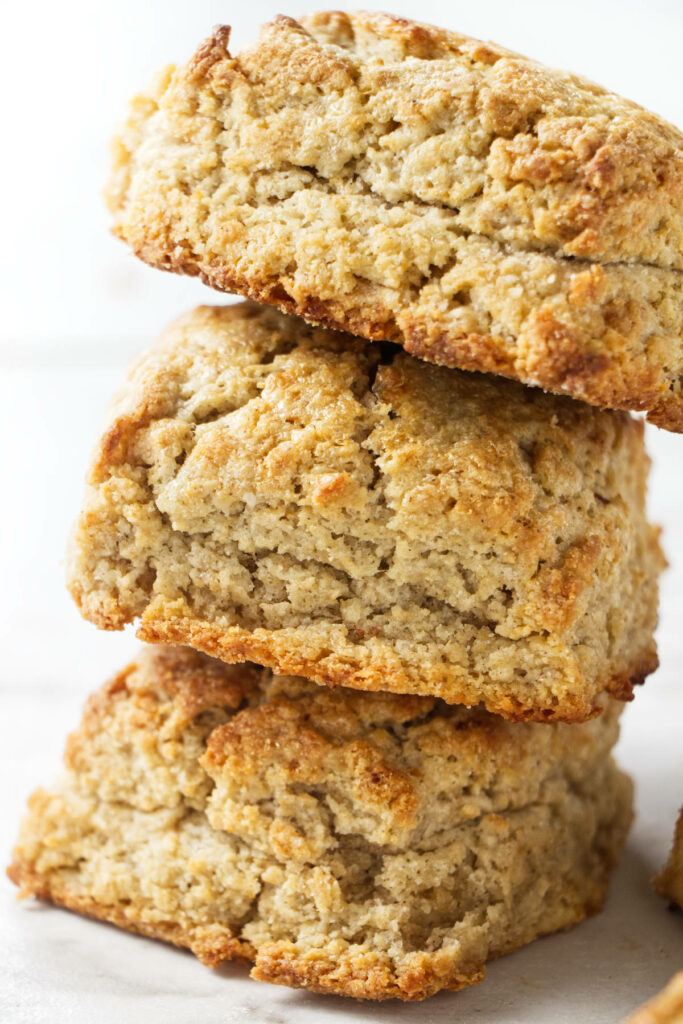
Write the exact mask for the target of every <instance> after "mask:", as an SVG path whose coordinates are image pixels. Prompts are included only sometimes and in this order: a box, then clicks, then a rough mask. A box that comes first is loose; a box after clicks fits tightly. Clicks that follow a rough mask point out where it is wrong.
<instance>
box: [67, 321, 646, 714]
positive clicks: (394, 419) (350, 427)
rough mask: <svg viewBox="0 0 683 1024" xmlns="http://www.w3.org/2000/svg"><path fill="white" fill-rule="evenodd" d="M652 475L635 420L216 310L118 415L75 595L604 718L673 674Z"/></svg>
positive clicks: (114, 619)
mask: <svg viewBox="0 0 683 1024" xmlns="http://www.w3.org/2000/svg"><path fill="white" fill-rule="evenodd" d="M647 467H648V462H647V457H646V455H645V452H644V448H643V440H642V424H639V423H637V422H636V421H634V420H632V419H631V418H630V417H628V416H626V415H624V414H621V413H602V412H597V411H596V410H593V409H591V408H590V407H587V406H585V405H582V404H580V403H576V402H573V401H571V400H569V399H558V398H555V397H552V396H549V395H545V394H543V393H542V392H540V391H538V390H536V391H532V390H530V389H527V388H522V387H520V386H519V385H516V384H512V383H508V382H505V381H503V380H501V379H499V378H485V377H480V376H478V375H466V374H462V373H458V372H455V371H450V370H446V369H440V368H437V367H434V366H430V365H429V364H426V363H422V362H419V361H417V360H414V359H412V358H411V357H409V356H407V355H406V354H405V353H403V352H402V351H401V350H400V349H399V348H396V347H393V346H383V347H380V346H376V345H368V344H366V343H364V342H362V341H360V340H358V339H353V338H350V337H349V336H345V335H339V334H334V333H330V332H327V331H323V330H319V329H318V330H316V329H314V328H310V327H308V326H307V325H306V324H305V323H303V322H302V321H300V320H296V319H295V318H288V317H284V316H282V315H280V314H278V313H276V312H275V311H274V310H272V309H268V308H265V307H258V306H256V305H253V304H251V305H250V304H243V305H240V306H235V307H227V308H223V309H221V308H216V309H210V308H204V309H200V310H198V311H196V312H195V313H194V314H191V315H190V316H188V317H187V318H185V319H184V320H182V321H181V322H179V324H177V325H176V326H175V327H174V328H172V329H171V331H170V332H169V334H168V335H167V337H166V339H165V340H164V341H163V342H162V343H161V346H160V347H159V348H158V349H156V350H153V351H152V352H151V353H149V354H148V355H147V356H145V357H143V358H142V360H141V361H140V362H139V363H138V364H137V366H136V367H135V368H134V370H133V371H132V376H131V378H130V381H129V383H128V386H127V388H126V390H125V392H124V394H123V397H122V399H121V400H120V403H119V405H118V406H117V407H116V408H114V410H113V412H112V418H111V422H110V426H109V428H108V430H107V431H106V432H105V434H104V436H103V438H102V440H101V442H100V445H99V447H98V450H97V452H96V455H95V460H94V464H93V469H92V472H91V476H90V485H89V491H88V494H87V496H86V501H85V505H84V509H83V512H82V514H81V517H80V519H79V522H78V524H77V527H76V531H75V535H74V540H73V542H72V550H71V554H70V557H69V585H70V589H71V592H72V594H73V596H74V597H75V599H76V601H77V603H78V604H79V607H80V608H81V611H82V612H83V614H84V615H85V616H86V618H89V619H91V620H92V621H94V622H95V623H96V624H97V625H99V626H101V627H104V628H121V627H122V626H123V625H124V624H125V623H126V622H130V621H133V620H134V619H136V618H139V619H140V627H139V629H140V635H141V637H142V638H143V639H146V640H151V641H157V642H158V641H164V642H172V643H180V644H188V645H190V646H194V647H197V648H199V649H202V650H204V651H206V652H207V653H209V654H212V655H214V656H217V657H221V658H223V659H224V660H226V661H257V662H259V663H262V664H266V665H269V666H270V667H272V668H273V669H274V670H275V671H279V672H281V673H285V674H288V673H291V674H297V675H304V676H307V677H309V678H312V679H315V680H316V681H317V682H319V683H323V684H327V685H332V686H336V685H344V686H351V687H356V688H360V689H370V690H388V691H391V692H413V693H423V694H432V695H434V696H439V697H443V698H444V699H445V700H448V701H450V702H452V703H465V704H469V705H474V704H478V703H479V702H481V701H483V702H485V703H486V705H487V707H488V708H489V710H492V711H495V712H497V713H500V714H503V715H505V716H507V717H510V718H517V719H522V718H541V719H545V718H559V719H566V720H582V719H585V718H587V717H590V715H592V714H595V713H596V712H597V711H598V710H599V700H598V695H599V694H600V693H601V692H602V691H604V690H608V691H610V692H612V693H614V694H615V695H617V696H620V697H622V698H623V699H628V698H629V697H630V695H631V692H632V687H633V685H635V684H636V683H637V682H640V681H642V679H643V678H644V677H645V675H647V673H648V672H649V671H651V670H652V669H653V668H654V667H655V666H656V649H655V645H654V640H653V630H654V625H655V621H656V608H657V575H658V572H659V569H660V568H661V565H662V559H661V553H660V551H659V546H658V541H657V533H656V531H655V530H653V529H652V528H651V527H650V526H649V525H648V523H647V521H646V518H645V507H644V497H645V481H646V474H647Z"/></svg>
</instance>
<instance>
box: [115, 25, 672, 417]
mask: <svg viewBox="0 0 683 1024" xmlns="http://www.w3.org/2000/svg"><path fill="white" fill-rule="evenodd" d="M228 36H229V29H227V28H219V29H218V30H217V31H216V32H215V33H214V35H213V36H212V37H211V38H210V39H209V40H208V41H207V42H206V43H204V44H203V45H202V46H201V47H200V49H199V50H198V51H197V53H196V54H195V56H194V57H193V58H192V60H191V61H190V62H189V63H188V64H187V65H186V66H185V67H182V68H180V69H178V70H175V71H174V70H173V69H169V70H168V71H167V72H166V73H165V74H162V75H161V76H160V77H159V79H158V81H157V83H156V85H155V87H154V88H153V89H152V91H151V92H150V93H149V94H147V95H144V96H142V97H139V98H138V99H136V100H135V101H134V102H133V105H132V109H131V114H130V118H129V120H128V123H127V124H126V125H125V126H124V128H123V130H122V132H121V135H120V137H119V138H118V140H117V142H116V145H115V167H114V173H113V176H112V181H111V185H110V188H109V202H110V206H111V210H112V212H113V215H114V230H115V232H116V234H117V235H119V236H120V237H121V238H122V239H124V240H125V241H126V242H127V243H128V244H129V245H130V246H131V247H132V249H133V250H134V251H135V252H136V253H137V255H138V256H140V257H141V258H142V259H143V260H145V261H146V262H148V263H150V264H152V265H153V266H157V267H161V268H163V269H166V270H173V271H177V272H180V273H186V274H198V275H200V276H201V277H202V279H203V280H204V281H206V282H207V283H208V284H210V285H212V286H214V287H215V288H219V289H222V290H225V291H230V292H239V293H241V294H243V295H246V296H248V297H250V298H254V299H259V300H260V301H263V302H269V303H273V304H275V305H276V306H279V307H280V308H281V309H282V310H285V311H286V312H290V313H297V314H299V315H301V316H303V317H305V318H306V319H308V320H309V321H311V322H313V323H320V324H325V325H327V326H330V327H336V328H341V329H344V330H349V331H352V332H353V333H355V334H358V335H361V336H363V337H366V338H370V339H375V340H390V341H394V342H398V343H399V344H401V345H403V346H404V347H405V348H406V349H407V350H408V351H410V352H412V353H413V354H414V355H417V356H420V357H422V358H424V359H428V360H432V361H434V362H437V363H443V364H446V365H449V366H456V367H460V368H462V369H466V370H483V371H487V372H493V373H498V374H503V375H505V376H508V377H512V378H516V379H518V380H520V381H523V382H524V383H527V384H534V385H540V386H541V387H543V388H545V389H546V390H549V391H555V392H566V393H568V394H570V395H573V396H574V397H576V398H579V399H582V400H583V401H586V402H590V403H591V404H594V405H598V406H603V407H605V406H606V407H614V408H627V409H637V410H647V411H648V413H649V417H650V419H651V420H653V421H654V422H655V423H658V424H659V425H660V426H664V427H667V428H669V429H671V430H677V431H681V430H683V392H682V388H681V379H682V378H683V342H682V340H681V339H682V338H683V276H682V275H681V273H680V271H681V270H683V135H682V134H681V133H680V132H679V131H678V130H677V129H676V128H674V127H673V126H671V125H669V124H667V123H666V122H664V121H663V120H661V119H660V118H658V117H656V116H655V115H654V114H650V113H648V112H646V111H644V110H642V109H641V108H640V107H638V106H637V105H635V104H633V103H630V102H628V101H627V100H624V99H622V98H620V97H618V96H615V95H613V94H612V93H609V92H607V91H605V90H604V89H601V88H600V87H599V86H596V85H594V84H592V83H590V82H587V81H585V80H583V79H581V78H578V77H576V76H574V75H570V74H566V73H562V72H557V71H552V70H549V69H547V68H544V67H542V66H540V65H538V64H535V63H534V62H532V61H530V60H528V59H526V58H524V57H519V56H517V55H516V54H513V53H510V52H508V51H507V50H503V49H501V48H500V47H497V46H494V45H491V44H484V43H480V42H478V41H477V40H473V39H468V38H466V37H465V36H461V35H458V34H456V33H453V32H446V31H442V30H440V29H435V28H429V27H428V26H426V25H420V24H417V23H415V22H411V21H406V20H405V19H402V18H393V17H390V16H388V15H383V14H376V13H375V14H373V13H360V14H343V13H339V12H325V13H321V14H315V15H313V16H311V17H309V18H304V19H303V20H302V21H301V23H297V22H296V21H293V20H292V19H291V18H284V17H280V18H277V19H276V20H275V21H274V22H272V23H271V24H268V25H266V26H265V28H264V29H263V31H262V34H261V37H260V39H259V41H258V42H257V43H256V44H255V45H254V46H252V47H250V48H248V49H246V50H244V51H243V52H242V53H240V54H239V56H238V57H235V58H233V57H232V56H231V55H230V53H229V51H228Z"/></svg>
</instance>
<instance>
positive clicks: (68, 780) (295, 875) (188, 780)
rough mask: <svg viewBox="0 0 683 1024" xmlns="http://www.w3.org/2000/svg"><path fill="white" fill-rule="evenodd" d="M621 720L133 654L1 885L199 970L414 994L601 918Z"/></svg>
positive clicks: (616, 817)
mask: <svg viewBox="0 0 683 1024" xmlns="http://www.w3.org/2000/svg"><path fill="white" fill-rule="evenodd" d="M618 715H619V705H618V704H616V703H615V702H611V703H610V706H609V708H608V710H607V711H606V712H605V714H604V715H602V716H600V717H599V718H596V719H593V720H592V721H591V722H588V723H585V724H583V725H577V726H568V725H550V726H543V725H539V724H534V723H531V724H529V723H522V724H518V725H510V724H509V723H506V722H505V721H503V720H502V719H500V718H496V717H495V716H492V715H489V714H487V713H486V712H484V711H481V710H475V711H469V710H467V709H464V708H453V707H451V706H449V705H446V704H444V703H443V702H442V701H438V700H434V699H431V698H426V697H399V696H392V695H387V694H366V693H357V692H354V691H351V690H336V691H329V690H325V689H323V688H322V687H317V686H315V684H313V683H310V682H307V681H306V680H302V679H296V678H292V677H290V678H285V677H278V676H273V675H272V674H271V673H270V672H269V671H268V670H265V669H257V668H256V667H255V666H227V665H224V664H223V663H222V662H218V661H213V660H211V659H209V658H206V657H204V656H203V655H200V654H197V653H195V652H193V651H189V650H186V649H183V648H164V647H157V648H149V649H147V650H143V651H142V652H141V654H140V655H139V657H138V659H137V661H136V662H134V663H133V664H132V665H131V666H129V667H128V668H127V669H126V670H124V671H123V672H121V673H120V674H119V675H118V676H117V677H116V678H115V679H114V680H113V681H112V682H111V683H109V685H107V686H105V687H104V688H103V689H102V690H100V691H99V693H97V694H96V695H95V696H94V697H92V698H91V699H90V701H89V703H88V705H87V706H86V710H85V715H84V718H83V721H82V724H81V726H80V728H79V729H78V730H77V732H75V733H74V734H73V735H72V736H71V738H70V739H69V741H68V745H67V751H66V767H67V773H66V775H65V777H64V778H63V779H62V780H61V781H60V782H59V783H58V784H57V786H56V787H55V788H53V789H51V790H49V791H44V790H39V791H38V792H37V793H35V794H34V795H33V796H32V797H31V800H30V809H29V812H28V816H27V818H26V819H25V821H24V823H23V825H22V829H21V835H20V838H19V842H18V844H17V847H16V849H15V851H14V862H13V864H12V867H11V868H10V870H9V875H10V878H12V880H13V881H14V882H16V884H17V885H19V886H20V887H21V891H22V894H24V895H28V894H34V895H36V896H39V897H41V898H44V899H49V900H52V901H53V902H55V903H58V904H61V905H63V906H66V907H69V908H70V909H72V910H76V911H78V912H80V913H84V914H89V915H91V916H94V917H99V918H101V919H103V920H106V921H111V922H112V923H114V924H117V925H119V926H120V927H123V928H128V929H130V930H131V931H137V932H141V933H142V934H144V935H151V936H154V937H156V938H161V939H165V940H167V941H169V942H174V943H176V944H177V945H180V946H188V947H189V948H190V949H191V950H192V951H193V952H194V953H195V954H196V955H197V956H198V957H199V958H200V959H201V960H202V961H203V962H204V963H206V964H210V965H215V964H217V963H219V962H220V961H222V960H230V959H235V958H236V959H243V960H247V961H253V962H254V967H253V969H252V975H253V976H254V977H256V978H259V979H261V980H264V981H273V982H276V983H279V984H284V985H294V986H299V987H304V988H309V989H312V990H313V991H316V992H329V993H337V994H340V995H349V996H355V997H357V998H362V999H386V998H390V997H398V998H400V999H422V998H424V997H425V996H428V995H431V994H432V993H434V992H436V991H438V990H439V989H443V988H448V989H457V988H462V987H464V986H466V985H470V984H473V983H474V982H477V981H480V980H481V978H482V977H483V975H484V963H485V961H486V960H487V959H489V958H490V957H494V956H498V955H499V954H502V953H507V952H510V951H511V950H513V949H516V948H517V947H519V946H521V945H523V944H524V943H526V942H529V941H531V940H532V939H534V938H536V937H537V936H539V935H543V934H546V933H549V932H553V931H556V930H558V929H563V928H568V927H570V926H571V925H574V924H576V923H577V922H578V921H580V920H581V918H583V917H584V916H585V915H586V914H589V913H593V912H594V911H596V910H597V909H598V908H599V907H600V905H601V904H602V901H603V899H604V895H605V889H606V885H607V879H608V876H609V873H610V869H611V868H612V866H613V865H614V862H615V859H616V857H617V855H618V852H619V850H620V848H621V846H622V843H623V841H624V837H625V834H626V831H627V828H628V824H629V820H630V816H631V784H630V781H629V780H628V778H627V777H626V776H625V775H623V774H622V773H621V772H619V771H618V770H617V768H616V767H615V766H614V764H613V762H612V761H611V759H610V756H609V752H610V749H611V747H612V746H613V744H614V742H615V740H616V738H617V732H618Z"/></svg>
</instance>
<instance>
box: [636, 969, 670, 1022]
mask: <svg viewBox="0 0 683 1024" xmlns="http://www.w3.org/2000/svg"><path fill="white" fill-rule="evenodd" d="M624 1024H683V971H681V972H680V973H679V974H675V975H674V977H673V978H672V979H671V981H670V982H669V984H668V985H667V986H666V988H665V989H663V990H662V991H661V992H660V993H659V994H658V995H656V996H655V997H654V999H651V1000H650V1002H649V1003H646V1005H645V1006H641V1008H640V1009H639V1010H637V1011H636V1012H635V1013H634V1014H633V1015H632V1016H631V1017H629V1018H628V1020H625V1021H624Z"/></svg>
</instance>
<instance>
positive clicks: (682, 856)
mask: <svg viewBox="0 0 683 1024" xmlns="http://www.w3.org/2000/svg"><path fill="white" fill-rule="evenodd" d="M654 886H655V889H656V890H657V892H658V893H659V895H660V896H663V897H664V899H666V900H669V901H670V902H671V903H677V904H678V906H679V907H681V908H683V808H681V812H680V814H679V815H678V821H677V822H676V831H675V832H674V841H673V845H672V847H671V852H670V854H669V859H668V861H667V862H666V864H665V866H664V867H663V868H662V870H661V871H660V872H659V874H658V875H656V876H655V879H654Z"/></svg>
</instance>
